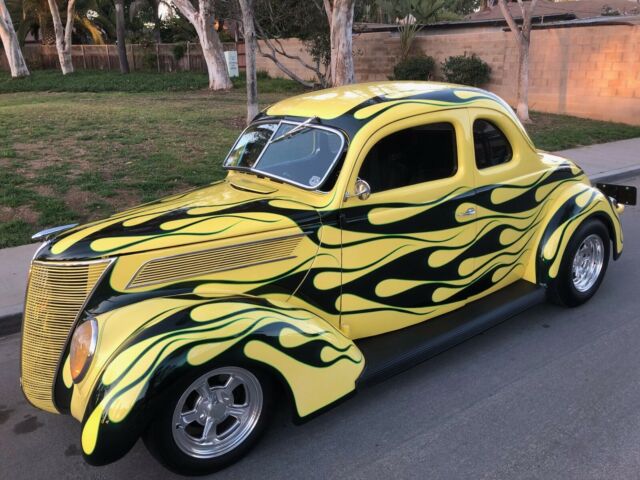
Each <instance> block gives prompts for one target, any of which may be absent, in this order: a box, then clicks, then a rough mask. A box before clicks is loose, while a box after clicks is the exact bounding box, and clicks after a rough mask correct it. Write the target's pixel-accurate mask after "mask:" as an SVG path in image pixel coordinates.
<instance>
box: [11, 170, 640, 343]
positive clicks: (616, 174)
mask: <svg viewBox="0 0 640 480" xmlns="http://www.w3.org/2000/svg"><path fill="white" fill-rule="evenodd" d="M636 175H640V165H638V166H633V167H628V168H621V169H618V170H611V171H609V172H603V173H599V174H596V175H592V176H591V177H590V178H591V180H592V181H593V183H595V182H614V181H616V180H620V179H623V178H629V177H634V176H636ZM21 326H22V306H20V307H17V308H9V309H5V311H0V337H4V336H6V335H11V334H13V333H18V332H19V331H20V328H21Z"/></svg>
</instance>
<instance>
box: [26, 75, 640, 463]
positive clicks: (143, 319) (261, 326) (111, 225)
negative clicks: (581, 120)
mask: <svg viewBox="0 0 640 480" xmlns="http://www.w3.org/2000/svg"><path fill="white" fill-rule="evenodd" d="M224 168H225V169H227V170H228V174H227V176H226V178H225V179H224V180H222V181H219V182H217V183H213V184H210V185H208V186H206V187H202V188H198V189H195V190H192V191H189V192H186V193H182V194H179V195H174V196H171V197H169V198H165V199H162V200H159V201H155V202H152V203H149V204H146V205H142V206H140V207H137V208H133V209H131V210H128V211H125V212H122V213H119V214H116V215H113V216H111V217H109V218H107V219H105V220H101V221H97V222H94V223H90V224H88V225H83V226H75V225H68V226H64V227H57V228H53V229H50V230H47V231H44V232H41V233H40V234H38V235H36V236H34V238H35V239H37V240H44V241H45V242H44V244H43V246H42V248H41V249H40V250H39V251H38V253H37V254H36V255H35V258H34V260H33V262H32V265H31V271H30V280H29V285H28V290H27V295H26V305H25V310H24V325H23V338H22V354H21V355H22V357H21V358H22V371H21V382H22V388H23V390H24V393H25V395H26V397H27V399H28V400H29V401H30V402H31V403H32V404H33V405H34V406H36V407H38V408H40V409H43V410H47V411H49V412H53V413H70V414H71V415H73V417H75V418H76V419H77V420H78V421H80V422H82V434H81V444H82V451H83V453H84V457H85V458H86V460H87V461H88V462H89V463H91V464H96V465H100V464H105V463H108V462H112V461H114V460H116V459H118V458H120V457H122V456H123V455H124V454H125V453H126V452H127V451H128V450H129V449H130V448H131V447H132V445H133V444H134V443H135V442H136V441H137V439H138V438H140V437H141V436H142V437H143V438H144V440H145V443H146V444H147V446H148V447H149V449H150V450H151V452H152V453H153V454H154V456H156V457H157V458H158V459H159V460H160V461H161V462H163V463H164V464H165V465H166V466H168V467H169V468H171V469H173V470H175V471H179V472H182V473H195V474H197V473H206V472H211V471H214V470H216V469H219V468H222V467H224V466H226V465H228V464H230V463H231V462H233V461H235V460H237V459H239V458H240V457H241V456H242V455H243V454H245V453H246V452H247V451H248V449H249V448H250V447H251V446H252V445H253V444H254V443H255V442H256V440H257V439H258V437H259V435H260V433H261V432H262V431H263V430H264V427H265V426H266V425H267V423H268V420H269V417H270V416H271V414H272V412H273V410H274V408H275V406H276V402H284V401H286V400H289V401H291V402H292V406H293V411H294V412H295V417H296V419H297V420H303V419H307V418H310V417H311V416H313V415H314V414H317V413H319V412H321V411H323V410H324V409H326V408H328V407H330V406H332V405H334V404H335V403H336V402H338V401H339V400H341V399H344V398H346V397H347V396H349V395H350V394H352V393H354V392H355V391H356V390H358V389H359V388H360V387H362V386H363V385H366V384H368V383H371V382H374V381H377V380H380V379H382V378H384V377H386V376H388V375H390V374H392V373H395V372H398V371H400V370H402V369H406V368H408V367H409V366H411V365H413V364H415V363H417V362H420V361H423V360H425V359H427V358H429V357H431V356H433V355H435V354H437V353H439V352H441V351H443V350H444V349H446V348H449V347H450V346H453V345H454V344H456V343H459V342H460V341H463V340H464V339H467V338H469V337H470V336H472V335H475V334H477V333H479V332H481V331H482V330H485V329H487V328H489V327H491V326H493V325H495V324H497V323H498V322H501V321H503V320H505V319H507V318H509V317H511V316H513V315H515V314H517V313H519V312H521V311H523V310H525V309H526V308H529V307H531V306H532V305H535V304H537V303H538V302H540V301H542V300H543V299H544V298H545V296H547V297H550V298H552V299H553V300H555V301H557V302H560V303H562V304H565V305H567V306H576V305H579V304H581V303H583V302H585V301H586V300H588V299H589V298H590V297H591V296H592V295H593V294H594V292H595V291H596V290H597V289H598V287H599V285H600V283H601V282H602V279H603V276H604V274H605V271H606V269H607V263H608V260H609V257H610V255H612V256H613V258H614V259H617V258H618V256H619V255H620V254H621V251H622V231H621V228H620V221H619V217H618V215H619V213H621V212H622V210H623V205H622V203H621V202H623V201H626V202H627V203H629V202H630V201H631V200H630V199H629V198H626V199H624V200H622V201H621V200H620V199H619V198H618V200H616V199H615V198H613V196H610V195H608V194H604V193H603V191H602V190H607V189H608V190H611V191H616V186H612V185H608V186H604V187H602V190H601V189H598V188H596V187H593V186H592V185H591V183H590V182H589V180H588V179H587V177H586V176H585V174H584V173H583V171H582V170H581V169H580V168H578V167H577V166H576V165H575V164H573V163H571V162H570V161H569V160H566V159H564V158H560V157H557V156H554V155H550V154H548V153H544V152H541V151H538V150H536V149H535V147H534V145H533V144H532V142H531V140H530V139H529V137H528V135H527V133H526V132H525V130H524V129H523V127H522V125H521V124H520V122H519V121H518V120H517V118H516V117H515V116H514V114H513V112H512V110H511V109H510V108H509V106H508V105H507V104H505V103H504V102H503V101H502V100H501V99H499V98H498V97H496V96H495V95H493V94H491V93H488V92H486V91H483V90H479V89H474V88H467V87H462V86H455V85H444V84H438V83H428V82H382V83H369V84H360V85H351V86H347V87H341V88H335V89H328V90H321V91H314V92H310V93H305V94H302V95H299V96H296V97H293V98H290V99H288V100H284V101H281V102H279V103H276V104H275V105H272V106H270V107H268V108H266V109H265V110H264V111H263V112H262V113H261V114H259V115H258V117H257V118H256V119H255V120H254V121H253V122H252V123H251V125H250V126H249V127H248V128H247V129H246V130H245V131H244V132H243V133H242V134H241V135H240V137H239V138H238V140H237V141H236V143H235V144H234V145H233V147H232V148H231V151H230V152H229V154H228V156H227V157H226V159H225V161H224ZM618 191H619V189H618ZM627 196H628V195H627ZM633 200H635V197H634V199H633ZM278 393H280V394H281V395H280V396H277V394H278ZM278 399H279V400H278Z"/></svg>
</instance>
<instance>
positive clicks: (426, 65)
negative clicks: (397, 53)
mask: <svg viewBox="0 0 640 480" xmlns="http://www.w3.org/2000/svg"><path fill="white" fill-rule="evenodd" d="M435 68H436V62H435V60H434V59H433V57H429V56H426V55H420V56H415V57H408V58H406V59H405V60H401V61H400V62H398V63H397V64H396V66H395V67H393V78H394V79H395V80H429V79H430V78H431V77H432V76H433V72H434V70H435Z"/></svg>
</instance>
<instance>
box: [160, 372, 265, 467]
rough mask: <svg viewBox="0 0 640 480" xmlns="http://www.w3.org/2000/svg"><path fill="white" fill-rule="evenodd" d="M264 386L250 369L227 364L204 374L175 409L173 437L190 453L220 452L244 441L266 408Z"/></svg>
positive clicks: (199, 455)
mask: <svg viewBox="0 0 640 480" xmlns="http://www.w3.org/2000/svg"><path fill="white" fill-rule="evenodd" d="M262 403H263V397H262V388H261V387H260V382H259V381H258V379H257V378H256V376H255V375H254V374H252V373H251V372H250V371H248V370H245V369H243V368H238V367H224V368H218V369H216V370H213V371H211V372H209V373H206V374H204V375H202V376H201V377H200V378H198V379H197V380H196V381H195V382H193V383H192V384H191V385H190V386H189V388H187V390H186V391H185V392H184V393H183V394H182V396H181V397H180V399H179V400H178V403H177V405H176V408H175V410H174V413H173V424H174V429H173V438H174V440H175V442H176V444H177V445H178V447H180V449H182V451H184V452H185V453H186V454H187V455H191V456H193V457H197V458H212V457H217V456H220V455H222V454H224V453H226V452H228V451H230V450H233V449H234V448H235V447H236V446H237V445H239V444H240V443H242V442H243V441H244V440H245V439H246V438H247V436H248V435H249V434H250V433H251V432H252V431H253V429H254V428H255V425H256V423H257V422H258V419H259V418H260V412H261V411H262Z"/></svg>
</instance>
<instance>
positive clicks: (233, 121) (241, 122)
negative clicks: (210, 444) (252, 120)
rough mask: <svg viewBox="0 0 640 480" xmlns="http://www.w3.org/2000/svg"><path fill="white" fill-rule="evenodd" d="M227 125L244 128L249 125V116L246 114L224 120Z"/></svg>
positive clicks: (239, 128)
mask: <svg viewBox="0 0 640 480" xmlns="http://www.w3.org/2000/svg"><path fill="white" fill-rule="evenodd" d="M224 123H225V125H228V126H229V127H231V128H237V129H238V130H243V129H244V127H246V126H247V118H246V117H244V116H242V115H241V116H239V117H233V118H230V119H229V120H227V121H226V122H224Z"/></svg>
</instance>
